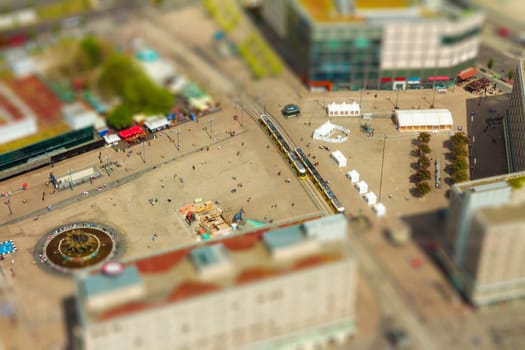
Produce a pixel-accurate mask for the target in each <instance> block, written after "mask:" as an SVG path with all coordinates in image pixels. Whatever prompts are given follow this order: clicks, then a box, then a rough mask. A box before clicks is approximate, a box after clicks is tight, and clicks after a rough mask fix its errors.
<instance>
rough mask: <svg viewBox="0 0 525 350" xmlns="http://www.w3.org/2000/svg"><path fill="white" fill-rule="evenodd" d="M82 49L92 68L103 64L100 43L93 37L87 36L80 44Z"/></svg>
mask: <svg viewBox="0 0 525 350" xmlns="http://www.w3.org/2000/svg"><path fill="white" fill-rule="evenodd" d="M80 48H81V49H82V51H83V53H84V54H85V55H86V56H87V59H88V63H89V65H90V67H91V68H93V67H96V66H98V65H99V64H101V63H102V59H103V51H102V47H101V45H100V42H99V41H98V39H97V38H95V37H93V36H87V37H85V38H84V39H82V41H81V42H80Z"/></svg>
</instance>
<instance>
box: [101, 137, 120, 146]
mask: <svg viewBox="0 0 525 350" xmlns="http://www.w3.org/2000/svg"><path fill="white" fill-rule="evenodd" d="M103 137H104V140H106V143H107V144H108V145H112V144H114V143H117V142H119V141H120V137H119V136H118V135H117V134H111V135H104V136H103Z"/></svg>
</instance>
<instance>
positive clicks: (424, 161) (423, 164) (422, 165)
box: [417, 154, 430, 169]
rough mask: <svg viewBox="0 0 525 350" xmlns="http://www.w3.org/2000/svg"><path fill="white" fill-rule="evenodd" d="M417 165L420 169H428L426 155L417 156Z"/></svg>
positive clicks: (428, 160)
mask: <svg viewBox="0 0 525 350" xmlns="http://www.w3.org/2000/svg"><path fill="white" fill-rule="evenodd" d="M417 164H418V165H419V167H420V168H421V169H428V167H429V166H430V159H428V157H427V156H426V155H424V154H421V155H420V156H419V159H418V161H417Z"/></svg>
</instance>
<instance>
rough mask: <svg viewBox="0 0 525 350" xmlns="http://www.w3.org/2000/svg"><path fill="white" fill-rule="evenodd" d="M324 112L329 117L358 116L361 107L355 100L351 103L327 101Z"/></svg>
mask: <svg viewBox="0 0 525 350" xmlns="http://www.w3.org/2000/svg"><path fill="white" fill-rule="evenodd" d="M326 113H327V114H328V116H329V117H359V116H360V115H361V108H360V107H359V104H357V103H356V102H355V101H354V102H352V103H346V102H343V103H335V102H332V103H329V104H328V106H326Z"/></svg>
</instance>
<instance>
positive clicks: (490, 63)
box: [487, 58, 494, 69]
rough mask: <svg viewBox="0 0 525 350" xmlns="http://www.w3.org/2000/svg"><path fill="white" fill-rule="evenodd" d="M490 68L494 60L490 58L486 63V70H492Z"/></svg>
mask: <svg viewBox="0 0 525 350" xmlns="http://www.w3.org/2000/svg"><path fill="white" fill-rule="evenodd" d="M492 66H494V60H493V59H492V58H490V59H489V61H488V62H487V67H488V69H492Z"/></svg>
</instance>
